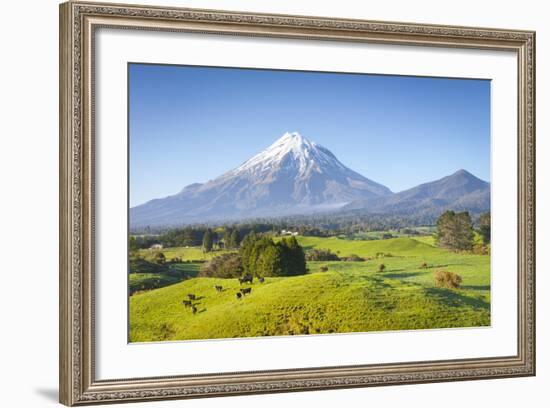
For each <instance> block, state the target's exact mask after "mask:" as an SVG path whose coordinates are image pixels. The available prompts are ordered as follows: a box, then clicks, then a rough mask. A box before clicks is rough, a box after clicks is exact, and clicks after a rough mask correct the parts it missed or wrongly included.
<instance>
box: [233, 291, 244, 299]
mask: <svg viewBox="0 0 550 408" xmlns="http://www.w3.org/2000/svg"><path fill="white" fill-rule="evenodd" d="M235 296H237V299H240V298H242V297H243V294H242V293H241V292H237V294H236V295H235Z"/></svg>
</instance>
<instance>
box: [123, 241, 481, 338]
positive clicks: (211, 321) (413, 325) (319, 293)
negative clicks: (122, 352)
mask: <svg viewBox="0 0 550 408" xmlns="http://www.w3.org/2000/svg"><path fill="white" fill-rule="evenodd" d="M299 242H300V244H301V245H302V246H304V248H305V249H306V250H307V249H312V248H324V249H331V250H332V251H333V252H335V253H337V254H338V255H339V256H342V257H343V256H348V255H351V254H356V255H359V256H361V257H365V258H371V259H370V260H368V261H366V262H342V261H334V262H308V268H309V273H308V274H307V275H303V276H297V277H285V278H267V279H266V281H265V283H258V282H257V281H255V282H254V284H252V285H251V287H252V293H251V294H250V295H247V296H245V297H244V298H243V299H240V300H239V299H237V298H236V296H235V294H236V292H237V291H238V290H239V289H240V285H239V283H238V281H237V280H236V279H216V278H192V279H187V280H184V281H182V282H179V283H175V284H170V285H169V286H166V287H162V288H159V289H155V290H150V291H147V292H141V293H139V292H138V293H137V294H135V295H133V296H131V297H130V339H131V341H133V342H146V341H159V340H186V339H209V338H230V337H250V336H278V335H298V334H316V333H342V332H366V331H379V330H406V329H428V328H450V327H473V326H487V325H490V257H489V256H488V255H471V254H456V253H453V252H449V251H447V250H443V249H440V248H437V247H435V246H434V245H433V240H432V239H431V237H429V236H426V237H417V238H394V239H387V240H370V241H356V240H343V239H338V238H316V237H299ZM144 252H147V251H144ZM163 252H164V253H165V255H166V257H167V259H170V257H171V256H178V257H182V258H184V259H189V260H191V259H201V258H194V256H196V253H197V252H199V253H200V254H201V255H202V251H200V249H197V248H174V249H170V250H168V249H166V250H163ZM219 253H220V252H218V253H217V254H219ZM217 254H216V255H217ZM146 255H147V254H145V256H146ZM208 256H211V254H208ZM423 262H426V263H427V264H428V268H421V267H420V266H421V264H422V263H423ZM380 263H384V265H385V266H386V269H385V270H384V272H378V265H379V264H380ZM180 265H182V264H180ZM183 265H184V264H183ZM188 265H189V264H188ZM322 267H328V271H326V272H322V271H321V268H322ZM438 268H442V269H445V270H448V271H452V272H455V273H458V274H460V275H461V276H462V278H463V282H462V287H461V289H459V290H450V289H444V288H436V287H435V286H434V283H433V273H434V271H435V270H436V269H438ZM323 269H324V268H323ZM188 277H191V276H188ZM214 285H221V286H223V291H222V292H221V293H218V292H217V291H216V290H215V289H214ZM188 293H192V294H195V295H196V296H197V300H196V302H195V304H196V307H197V313H196V314H193V313H192V312H191V310H190V309H189V308H185V307H184V306H183V305H182V304H181V302H182V300H184V299H187V294H188Z"/></svg>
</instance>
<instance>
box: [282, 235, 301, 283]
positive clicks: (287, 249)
mask: <svg viewBox="0 0 550 408" xmlns="http://www.w3.org/2000/svg"><path fill="white" fill-rule="evenodd" d="M281 246H282V248H283V252H284V255H285V269H286V271H287V273H286V274H287V275H303V274H305V273H306V256H305V254H304V249H303V248H302V247H301V246H300V244H299V243H298V240H297V239H296V238H295V237H290V238H283V240H282V241H281Z"/></svg>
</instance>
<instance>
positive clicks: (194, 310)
mask: <svg viewBox="0 0 550 408" xmlns="http://www.w3.org/2000/svg"><path fill="white" fill-rule="evenodd" d="M191 311H192V312H193V314H195V313H197V308H196V307H195V306H192V307H191Z"/></svg>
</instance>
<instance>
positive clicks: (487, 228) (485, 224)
mask: <svg viewBox="0 0 550 408" xmlns="http://www.w3.org/2000/svg"><path fill="white" fill-rule="evenodd" d="M477 232H478V233H479V235H481V239H483V243H484V244H485V245H487V244H490V243H491V213H490V212H486V213H483V214H481V215H480V216H479V219H478V220H477Z"/></svg>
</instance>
